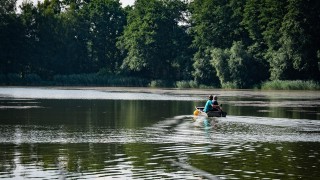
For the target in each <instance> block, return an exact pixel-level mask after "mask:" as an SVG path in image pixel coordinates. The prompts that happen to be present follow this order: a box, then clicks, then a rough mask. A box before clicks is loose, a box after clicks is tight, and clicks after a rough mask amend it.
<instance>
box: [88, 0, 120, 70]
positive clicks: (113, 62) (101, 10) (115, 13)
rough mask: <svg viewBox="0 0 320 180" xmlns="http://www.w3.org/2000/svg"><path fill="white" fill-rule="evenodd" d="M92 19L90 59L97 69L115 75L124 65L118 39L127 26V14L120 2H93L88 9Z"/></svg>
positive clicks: (99, 0) (94, 0) (106, 0)
mask: <svg viewBox="0 0 320 180" xmlns="http://www.w3.org/2000/svg"><path fill="white" fill-rule="evenodd" d="M87 10H88V15H89V17H90V39H89V41H88V44H89V47H88V48H89V57H90V58H91V61H92V62H94V63H95V64H96V66H97V67H96V69H97V70H99V69H101V68H104V69H105V70H106V71H107V72H109V73H115V72H117V70H118V69H119V67H120V65H121V64H122V56H121V54H120V51H119V50H118V49H117V46H116V42H117V38H118V37H119V36H120V35H121V34H122V32H123V27H124V26H125V20H126V19H125V12H124V10H123V9H122V8H121V4H120V2H119V0H93V1H90V3H89V4H88V7H87Z"/></svg>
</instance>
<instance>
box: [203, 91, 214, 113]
mask: <svg viewBox="0 0 320 180" xmlns="http://www.w3.org/2000/svg"><path fill="white" fill-rule="evenodd" d="M212 100H213V96H212V95H210V96H209V99H208V101H207V102H206V105H205V106H204V109H203V111H204V112H205V113H207V112H209V111H212V110H213V106H212Z"/></svg>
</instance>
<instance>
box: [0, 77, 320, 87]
mask: <svg viewBox="0 0 320 180" xmlns="http://www.w3.org/2000/svg"><path fill="white" fill-rule="evenodd" d="M0 85H2V86H119V87H155V88H156V87H166V88H201V89H208V88H222V89H234V88H233V86H223V87H220V86H219V85H216V86H207V85H202V84H198V83H196V82H195V81H193V80H189V81H187V80H185V81H175V82H174V81H169V80H152V81H150V80H147V79H143V78H138V77H126V76H115V75H108V76H107V75H98V74H73V75H55V76H54V77H53V79H51V80H43V79H42V78H41V77H40V76H39V75H37V74H26V75H24V76H22V75H19V74H8V75H3V74H0ZM257 87H258V88H257ZM252 88H255V89H261V90H320V84H319V82H316V81H302V80H295V81H284V80H275V81H267V82H263V83H262V84H260V85H255V86H254V87H252Z"/></svg>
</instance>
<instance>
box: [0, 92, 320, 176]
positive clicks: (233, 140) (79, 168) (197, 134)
mask: <svg viewBox="0 0 320 180" xmlns="http://www.w3.org/2000/svg"><path fill="white" fill-rule="evenodd" d="M212 93H214V94H218V95H219V101H220V103H223V108H224V110H225V111H227V112H228V116H227V117H226V118H207V117H205V116H198V117H195V116H193V115H192V113H193V111H194V106H196V105H203V104H204V103H205V101H206V97H207V95H208V94H212ZM319 95H320V93H319V92H312V91H306V92H303V93H302V92H299V91H290V92H287V91H214V92H212V90H172V89H141V88H18V87H2V88H0V134H1V135H0V161H1V164H0V178H4V179H36V178H39V179H55V178H60V179H64V178H67V179H92V178H94V179H110V178H122V179H155V178H158V179H159V178H160V179H199V178H202V179H245V178H247V179H263V178H269V179H298V178H301V179H316V178H317V177H319V176H320V171H319V170H318V169H319V166H320V155H319V151H318V149H319V148H320V121H319V120H320V114H319V112H320V111H319V110H320V102H319V100H320V98H319V97H320V96H319Z"/></svg>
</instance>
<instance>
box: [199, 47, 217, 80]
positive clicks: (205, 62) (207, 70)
mask: <svg viewBox="0 0 320 180" xmlns="http://www.w3.org/2000/svg"><path fill="white" fill-rule="evenodd" d="M210 59H211V58H210V51H209V49H207V50H206V51H200V50H199V51H198V52H197V53H196V54H195V56H194V61H195V62H194V64H193V67H194V71H193V77H194V80H195V82H197V83H198V84H207V85H217V86H219V85H220V82H219V79H218V78H217V76H216V72H215V69H214V68H213V67H212V66H211V64H210Z"/></svg>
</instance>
